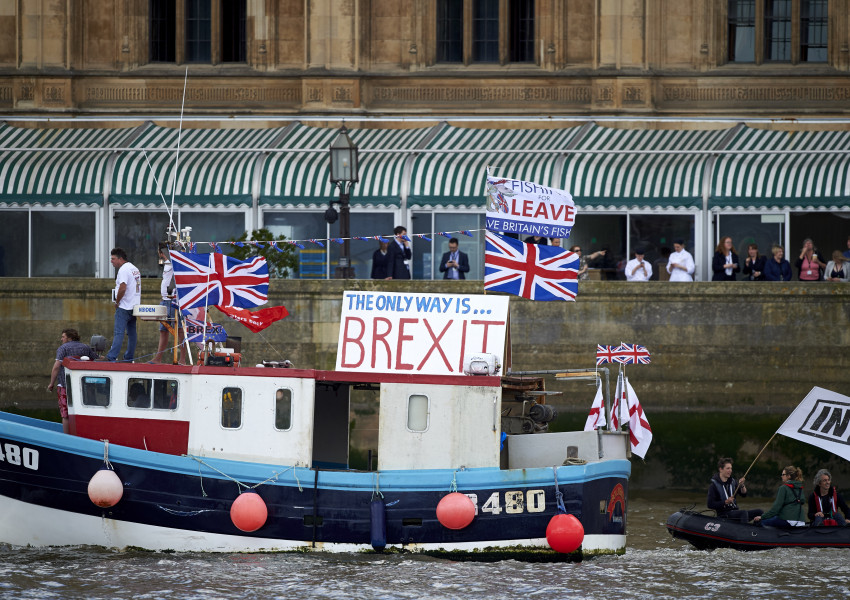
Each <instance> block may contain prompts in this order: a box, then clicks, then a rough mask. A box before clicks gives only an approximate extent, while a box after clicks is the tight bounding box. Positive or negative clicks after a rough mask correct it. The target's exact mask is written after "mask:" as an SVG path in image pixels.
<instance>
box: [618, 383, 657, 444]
mask: <svg viewBox="0 0 850 600" xmlns="http://www.w3.org/2000/svg"><path fill="white" fill-rule="evenodd" d="M623 379H624V380H625V382H626V395H627V396H628V401H629V443H630V444H631V448H632V454H637V455H638V456H640V457H641V458H645V457H646V451H647V450H648V449H649V445H650V444H651V443H652V428H651V427H650V426H649V421H648V420H647V418H646V414H644V412H643V407H642V406H641V405H640V400H638V397H637V394H636V393H635V390H634V388H632V384H631V383H629V379H628V377H624V378H623Z"/></svg>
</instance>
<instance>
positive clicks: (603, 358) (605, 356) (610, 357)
mask: <svg viewBox="0 0 850 600" xmlns="http://www.w3.org/2000/svg"><path fill="white" fill-rule="evenodd" d="M619 349H620V347H619V346H601V345H599V344H596V366H597V367H598V366H599V365H602V364H605V363H612V362H616V360H617V352H618V351H619Z"/></svg>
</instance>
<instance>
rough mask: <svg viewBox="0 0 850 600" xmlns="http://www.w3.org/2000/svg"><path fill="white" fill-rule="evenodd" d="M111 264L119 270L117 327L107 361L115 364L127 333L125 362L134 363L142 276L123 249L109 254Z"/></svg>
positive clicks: (116, 281)
mask: <svg viewBox="0 0 850 600" xmlns="http://www.w3.org/2000/svg"><path fill="white" fill-rule="evenodd" d="M109 254H110V255H111V256H110V259H109V262H111V263H112V266H113V267H115V268H116V269H118V272H117V274H116V275H115V291H114V294H115V299H114V300H115V327H114V328H113V331H112V347H111V348H110V349H109V352H107V353H106V360H108V361H111V362H115V360H116V359H117V358H118V353H119V352H121V345H122V344H123V343H124V332H125V331H126V333H127V351H126V352H125V353H124V360H125V361H127V362H132V360H133V355H134V354H135V353H136V317H134V316H133V307H134V306H136V305H137V304H139V303H140V302H141V300H142V276H141V274H140V273H139V270H138V269H137V268H136V267H135V266H134V265H133V263H131V262H129V261H128V260H127V253H126V252H124V249H123V248H113V249H112V250H111V251H110V253H109Z"/></svg>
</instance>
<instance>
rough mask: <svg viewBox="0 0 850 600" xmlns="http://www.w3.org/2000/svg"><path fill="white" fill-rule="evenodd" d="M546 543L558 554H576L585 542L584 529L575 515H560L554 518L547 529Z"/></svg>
mask: <svg viewBox="0 0 850 600" xmlns="http://www.w3.org/2000/svg"><path fill="white" fill-rule="evenodd" d="M546 541H547V542H549V547H550V548H552V550H554V551H556V552H562V553H564V554H569V553H570V552H575V551H576V550H578V548H579V546H581V543H582V541H584V527H583V526H582V524H581V521H579V520H578V519H576V518H575V516H574V515H567V514H563V513H559V514H557V515H555V516H554V517H552V519H551V520H550V521H549V525H548V526H547V527H546Z"/></svg>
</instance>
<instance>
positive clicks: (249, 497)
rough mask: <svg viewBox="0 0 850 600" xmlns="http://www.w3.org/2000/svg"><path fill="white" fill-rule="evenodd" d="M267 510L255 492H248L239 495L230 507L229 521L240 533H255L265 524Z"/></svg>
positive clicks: (267, 514) (267, 515)
mask: <svg viewBox="0 0 850 600" xmlns="http://www.w3.org/2000/svg"><path fill="white" fill-rule="evenodd" d="M268 517H269V509H268V508H267V507H266V503H265V502H264V501H263V499H262V498H260V495H259V494H258V493H257V492H253V491H248V492H244V493H242V494H239V497H238V498H236V500H234V501H233V506H231V507H230V520H231V521H233V524H234V525H236V527H237V528H238V529H240V530H242V531H245V532H249V533H250V532H251V531H257V530H258V529H259V528H260V527H262V526H263V525H265V524H266V519H268Z"/></svg>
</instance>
